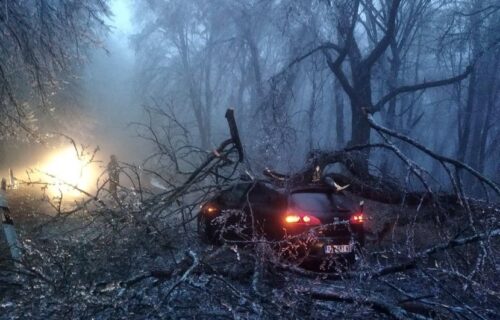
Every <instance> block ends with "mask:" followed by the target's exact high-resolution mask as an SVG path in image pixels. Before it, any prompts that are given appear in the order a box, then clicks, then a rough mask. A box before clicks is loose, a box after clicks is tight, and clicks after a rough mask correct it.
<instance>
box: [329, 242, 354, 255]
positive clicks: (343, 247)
mask: <svg viewBox="0 0 500 320" xmlns="http://www.w3.org/2000/svg"><path fill="white" fill-rule="evenodd" d="M324 248H325V254H334V253H349V252H352V245H350V244H338V245H334V244H327V245H325V247H324Z"/></svg>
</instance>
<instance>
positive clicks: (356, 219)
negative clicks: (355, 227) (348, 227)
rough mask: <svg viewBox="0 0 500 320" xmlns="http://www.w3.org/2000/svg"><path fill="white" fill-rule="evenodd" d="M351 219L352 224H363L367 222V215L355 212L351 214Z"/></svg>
mask: <svg viewBox="0 0 500 320" xmlns="http://www.w3.org/2000/svg"><path fill="white" fill-rule="evenodd" d="M350 221H351V223H352V224H361V223H363V222H365V216H364V215H363V214H362V213H355V214H353V215H352V216H351V219H350Z"/></svg>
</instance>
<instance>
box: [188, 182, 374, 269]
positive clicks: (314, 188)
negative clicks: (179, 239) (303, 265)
mask: <svg viewBox="0 0 500 320" xmlns="http://www.w3.org/2000/svg"><path fill="white" fill-rule="evenodd" d="M364 220H365V217H364V215H363V213H362V209H361V208H360V207H359V205H357V204H356V203H355V202H354V201H353V200H352V199H351V198H350V197H349V196H348V195H347V194H346V193H345V192H344V191H338V190H337V189H336V188H334V187H331V186H329V185H325V184H311V185H305V186H299V187H295V188H291V189H286V188H276V187H275V186H274V185H273V184H271V183H267V182H249V183H238V184H236V185H234V186H233V187H231V188H229V189H226V190H223V191H222V192H220V193H219V194H217V195H216V196H215V197H214V198H212V199H211V200H210V201H208V202H206V203H205V204H204V205H203V206H202V208H201V210H200V213H199V215H198V231H199V234H200V236H201V237H202V238H203V239H204V240H206V241H208V242H212V243H216V242H220V241H240V242H243V243H244V242H245V241H249V240H251V239H252V238H254V236H263V237H265V238H266V239H268V240H270V242H273V243H277V244H279V248H280V250H281V252H286V253H287V255H288V256H291V257H295V258H297V259H307V260H318V259H319V260H322V259H325V258H327V259H329V258H332V259H334V258H342V259H344V260H347V261H348V262H351V263H352V262H354V260H355V251H356V248H359V247H360V246H362V245H363V244H364V229H363V224H364ZM254 239H255V238H254Z"/></svg>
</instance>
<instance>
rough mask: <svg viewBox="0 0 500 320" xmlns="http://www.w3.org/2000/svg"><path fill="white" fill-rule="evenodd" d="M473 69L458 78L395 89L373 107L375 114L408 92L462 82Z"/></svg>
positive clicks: (470, 68) (467, 69) (470, 67)
mask: <svg viewBox="0 0 500 320" xmlns="http://www.w3.org/2000/svg"><path fill="white" fill-rule="evenodd" d="M472 70H473V67H472V65H470V66H468V67H467V68H466V69H465V71H464V72H463V73H461V74H459V75H457V76H454V77H451V78H448V79H441V80H436V81H429V82H423V83H419V84H415V85H409V86H401V87H399V88H396V89H394V90H393V91H391V92H389V93H388V94H386V95H385V96H384V97H382V98H381V99H380V101H379V102H377V103H376V104H375V106H374V107H373V112H377V111H380V110H381V109H382V107H383V106H384V105H385V104H386V103H387V102H389V101H391V100H392V99H394V98H396V97H397V96H398V95H400V94H402V93H406V92H415V91H419V90H425V89H429V88H436V87H442V86H447V85H450V84H453V83H456V82H460V81H462V80H464V79H465V78H467V77H468V76H469V74H470V73H471V72H472Z"/></svg>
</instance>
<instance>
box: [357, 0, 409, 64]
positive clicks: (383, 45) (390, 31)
mask: <svg viewBox="0 0 500 320" xmlns="http://www.w3.org/2000/svg"><path fill="white" fill-rule="evenodd" d="M400 3H401V0H393V1H392V4H391V8H390V11H389V17H388V21H387V31H386V32H385V35H384V37H383V38H382V39H381V40H380V41H379V43H377V45H376V46H375V48H374V49H373V50H372V52H370V54H369V55H368V56H367V57H366V58H365V59H364V60H363V61H362V64H363V65H364V66H365V67H366V68H371V67H372V66H373V64H375V62H376V61H377V60H378V59H379V58H380V56H381V55H382V54H383V53H384V51H385V50H386V49H387V47H388V46H389V44H390V43H391V40H392V39H393V38H394V36H395V33H396V17H397V14H398V8H399V5H400Z"/></svg>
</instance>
